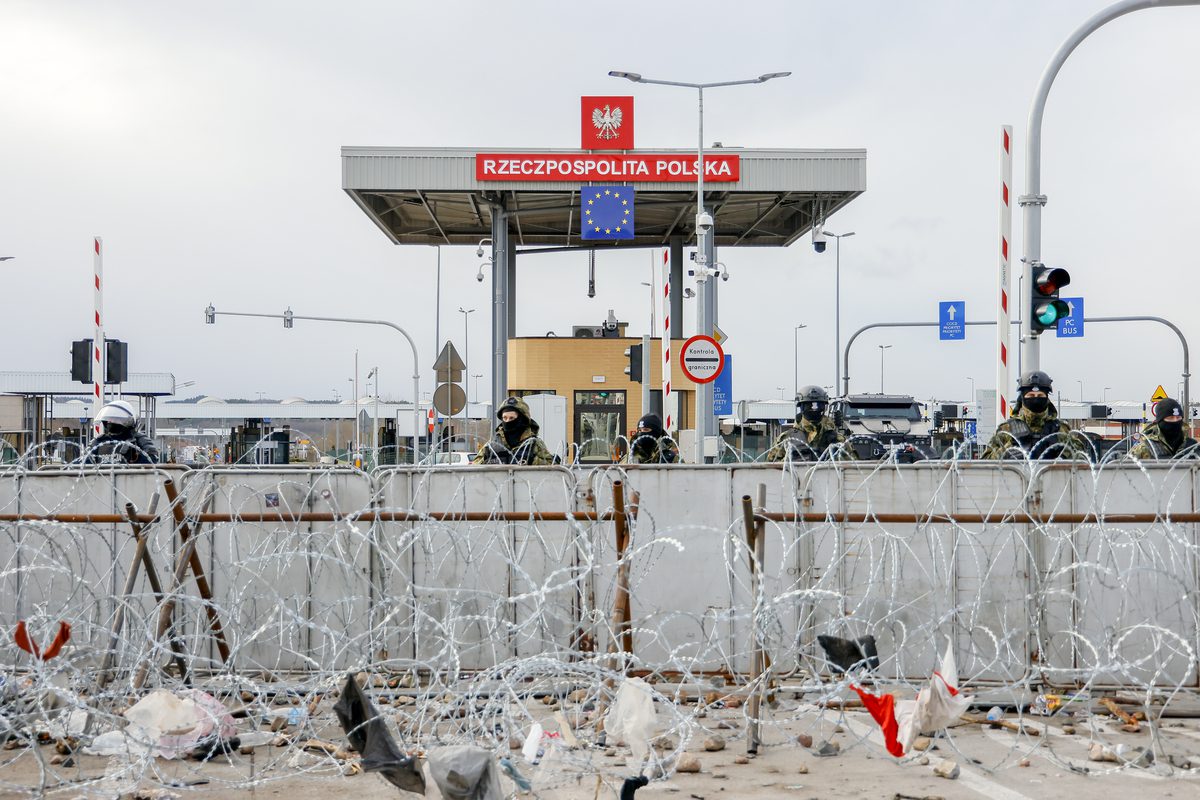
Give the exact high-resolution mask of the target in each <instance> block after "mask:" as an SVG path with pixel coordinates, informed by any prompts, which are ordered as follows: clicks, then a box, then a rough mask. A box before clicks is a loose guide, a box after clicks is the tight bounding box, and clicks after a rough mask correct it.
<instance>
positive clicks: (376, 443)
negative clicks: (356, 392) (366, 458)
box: [371, 367, 417, 466]
mask: <svg viewBox="0 0 1200 800" xmlns="http://www.w3.org/2000/svg"><path fill="white" fill-rule="evenodd" d="M371 372H373V373H374V374H375V422H374V425H375V433H374V435H373V436H372V437H371V447H372V449H374V450H375V466H379V367H372V368H371ZM416 438H417V434H416V433H415V432H414V433H413V444H416ZM399 453H400V444H399V442H397V443H396V454H397V455H399ZM396 463H397V464H398V463H400V459H399V458H397V459H396Z"/></svg>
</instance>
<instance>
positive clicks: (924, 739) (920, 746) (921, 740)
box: [912, 736, 933, 752]
mask: <svg viewBox="0 0 1200 800" xmlns="http://www.w3.org/2000/svg"><path fill="white" fill-rule="evenodd" d="M931 744H933V740H932V739H930V738H929V737H928V736H918V737H917V738H916V739H913V745H912V749H913V750H921V751H922V752H923V751H925V750H928V749H929V745H931Z"/></svg>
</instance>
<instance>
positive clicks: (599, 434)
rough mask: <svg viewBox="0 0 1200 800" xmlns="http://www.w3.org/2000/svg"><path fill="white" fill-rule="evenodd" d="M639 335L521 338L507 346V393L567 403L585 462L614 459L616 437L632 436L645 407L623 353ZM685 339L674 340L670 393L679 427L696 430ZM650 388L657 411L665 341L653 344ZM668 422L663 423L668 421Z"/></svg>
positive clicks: (570, 430)
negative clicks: (684, 364)
mask: <svg viewBox="0 0 1200 800" xmlns="http://www.w3.org/2000/svg"><path fill="white" fill-rule="evenodd" d="M641 341H642V340H641V337H637V338H632V337H621V338H612V339H582V338H580V339H576V338H566V337H554V336H548V337H523V338H517V339H510V340H509V343H508V386H509V393H511V394H517V395H526V394H540V393H545V394H555V395H559V396H561V397H565V398H566V399H567V438H568V440H570V441H571V442H574V443H575V444H576V445H577V446H579V447H580V448H581V458H582V459H583V460H591V461H598V460H607V459H608V458H610V457H611V448H612V443H613V442H614V441H615V438H616V435H617V434H621V435H625V436H628V435H629V433H630V431H631V430H632V428H633V426H634V425H636V424H637V421H638V418H639V417H641V416H642V414H643V413H644V412H645V410H644V409H643V408H642V386H641V384H639V383H634V382H632V381H630V380H629V376H628V375H626V374H625V367H627V366H629V358H628V357H627V356H626V355H625V350H626V349H627V348H628V347H629V346H630V345H635V344H640V343H641ZM684 341H685V340H684V339H674V340H672V342H671V362H672V363H671V389H672V392H673V394H674V396H675V397H676V398H678V409H679V415H678V417H677V418H676V426H675V427H676V429H677V430H681V429H684V428H691V427H692V419H693V417H694V415H695V408H694V404H695V392H694V389H695V384H693V383H692V382H691V381H689V380H687V378H685V377H684V376H683V370H682V369H680V367H679V351H680V349H681V348H682V347H683V343H684ZM649 383H650V389H651V391H652V397H651V404H652V406H653V409H651V410H654V411H657V410H658V409H659V408H661V405H662V400H661V397H662V392H661V390H662V342H661V340H659V339H651V340H650V378H649ZM665 421H666V420H665V418H664V422H665Z"/></svg>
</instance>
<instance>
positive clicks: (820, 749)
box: [813, 741, 842, 758]
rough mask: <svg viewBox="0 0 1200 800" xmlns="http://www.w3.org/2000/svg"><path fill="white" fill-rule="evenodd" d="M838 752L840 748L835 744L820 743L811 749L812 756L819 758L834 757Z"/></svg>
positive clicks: (840, 750)
mask: <svg viewBox="0 0 1200 800" xmlns="http://www.w3.org/2000/svg"><path fill="white" fill-rule="evenodd" d="M840 752H842V746H841V745H840V744H838V743H837V742H826V741H822V742H818V743H817V745H816V746H815V747H813V755H814V756H819V757H821V758H829V757H830V756H836V755H837V754H838V753H840Z"/></svg>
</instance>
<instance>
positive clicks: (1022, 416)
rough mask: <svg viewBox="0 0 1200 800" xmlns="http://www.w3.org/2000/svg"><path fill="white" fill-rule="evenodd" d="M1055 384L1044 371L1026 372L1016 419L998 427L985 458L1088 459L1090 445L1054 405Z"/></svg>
mask: <svg viewBox="0 0 1200 800" xmlns="http://www.w3.org/2000/svg"><path fill="white" fill-rule="evenodd" d="M1052 384H1053V381H1052V379H1051V378H1050V376H1049V375H1047V374H1046V373H1044V372H1042V371H1041V370H1034V371H1033V372H1026V373H1025V374H1024V375H1022V376H1021V383H1020V386H1018V388H1017V402H1016V403H1015V404H1014V405H1013V412H1012V416H1011V417H1009V418H1008V419H1007V420H1005V421H1004V422H1001V423H1000V424H999V425H998V426H997V427H996V433H995V434H994V435H993V436H992V439H991V441H990V442H988V446H987V448H986V449H985V450H984V451H983V455H982V456H981V458H987V459H996V460H999V459H1004V458H1017V459H1025V458H1028V459H1051V458H1067V459H1073V458H1084V457H1085V455H1086V453H1087V451H1088V444H1087V443H1086V442H1085V441H1084V440H1083V439H1082V438H1081V437H1080V436H1079V435H1077V434H1075V433H1074V432H1072V431H1071V429H1070V427H1069V426H1068V425H1067V423H1065V422H1061V421H1060V420H1059V419H1058V409H1056V408H1055V407H1054V404H1053V403H1051V402H1050V389H1051V387H1052Z"/></svg>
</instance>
